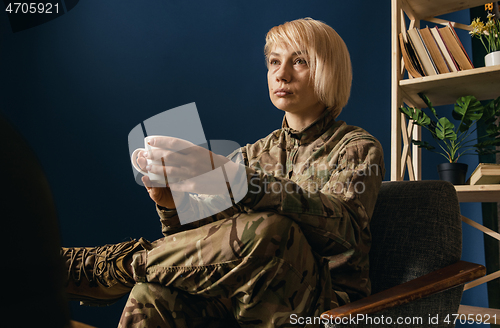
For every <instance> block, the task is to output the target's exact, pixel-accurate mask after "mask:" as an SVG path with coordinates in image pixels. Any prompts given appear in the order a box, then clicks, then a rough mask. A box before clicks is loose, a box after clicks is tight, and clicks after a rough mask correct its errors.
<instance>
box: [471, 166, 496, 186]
mask: <svg viewBox="0 0 500 328" xmlns="http://www.w3.org/2000/svg"><path fill="white" fill-rule="evenodd" d="M469 183H470V184H471V185H480V184H496V183H500V164H485V163H480V164H479V165H478V166H477V167H476V169H475V170H474V172H472V174H471V176H470V178H469Z"/></svg>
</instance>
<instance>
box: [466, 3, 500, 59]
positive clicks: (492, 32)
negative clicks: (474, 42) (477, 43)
mask: <svg viewBox="0 0 500 328" xmlns="http://www.w3.org/2000/svg"><path fill="white" fill-rule="evenodd" d="M470 27H471V28H472V31H470V32H469V34H470V35H472V36H475V37H477V38H479V39H480V40H481V43H482V44H483V46H484V48H485V49H486V53H487V55H486V57H484V63H485V65H486V66H493V65H500V20H499V19H498V17H495V15H494V14H491V13H489V14H488V21H487V22H486V24H485V23H483V22H482V21H481V20H480V19H479V18H476V19H474V20H472V23H471V25H470Z"/></svg>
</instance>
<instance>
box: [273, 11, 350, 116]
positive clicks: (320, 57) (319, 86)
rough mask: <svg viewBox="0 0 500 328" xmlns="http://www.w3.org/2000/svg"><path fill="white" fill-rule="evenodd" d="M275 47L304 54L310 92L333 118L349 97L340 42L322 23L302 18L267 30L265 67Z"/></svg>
mask: <svg viewBox="0 0 500 328" xmlns="http://www.w3.org/2000/svg"><path fill="white" fill-rule="evenodd" d="M275 46H287V47H291V48H292V49H293V50H294V51H302V52H304V50H305V51H306V52H307V53H306V56H307V62H308V65H309V69H310V76H309V78H310V79H311V81H312V82H313V83H314V91H315V92H316V95H317V97H318V99H319V100H320V101H321V102H322V103H324V104H325V105H326V107H327V108H328V109H329V110H331V111H332V114H333V115H334V117H335V118H336V117H337V116H338V115H339V114H340V112H341V111H342V108H344V106H345V105H346V104H347V101H348V100H349V96H350V94H351V84H352V66H351V59H350V56H349V51H348V50H347V46H346V45H345V43H344V40H342V38H341V37H340V36H339V35H338V34H337V32H335V30H334V29H333V28H331V27H330V26H328V25H326V24H325V23H323V22H320V21H318V20H314V19H312V18H303V19H297V20H294V21H291V22H286V23H284V24H282V25H279V26H275V27H273V28H272V29H271V30H269V32H268V33H267V35H266V45H265V47H264V54H265V56H266V62H267V64H269V61H268V60H267V59H268V57H269V54H270V53H271V51H272V50H273V48H274V47H275Z"/></svg>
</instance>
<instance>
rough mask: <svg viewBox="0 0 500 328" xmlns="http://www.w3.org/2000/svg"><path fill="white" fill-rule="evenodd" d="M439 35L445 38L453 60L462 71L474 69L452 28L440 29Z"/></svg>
mask: <svg viewBox="0 0 500 328" xmlns="http://www.w3.org/2000/svg"><path fill="white" fill-rule="evenodd" d="M439 33H440V35H441V37H442V38H443V41H444V43H445V44H446V47H447V48H448V50H449V51H450V53H451V55H452V56H453V59H454V60H455V62H456V63H457V65H458V68H459V70H460V71H463V70H466V69H471V68H473V66H472V64H471V63H470V61H469V59H468V56H467V55H466V53H464V50H463V48H462V47H461V46H460V45H459V43H458V41H457V38H456V37H455V35H454V34H453V31H452V30H451V28H450V26H444V27H441V28H440V29H439Z"/></svg>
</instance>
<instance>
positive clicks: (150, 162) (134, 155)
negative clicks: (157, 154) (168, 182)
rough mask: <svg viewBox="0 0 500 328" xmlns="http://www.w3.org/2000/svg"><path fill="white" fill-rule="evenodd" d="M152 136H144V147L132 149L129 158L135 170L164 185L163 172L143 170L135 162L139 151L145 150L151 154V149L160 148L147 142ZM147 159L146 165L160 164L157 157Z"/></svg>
mask: <svg viewBox="0 0 500 328" xmlns="http://www.w3.org/2000/svg"><path fill="white" fill-rule="evenodd" d="M154 137H155V136H147V137H146V138H144V148H137V149H136V150H134V152H133V153H132V156H131V158H130V159H131V161H132V165H133V166H134V168H135V169H136V170H137V171H139V172H140V173H142V174H144V175H147V176H148V177H149V180H151V181H153V182H156V183H161V184H163V185H164V184H165V176H164V175H163V174H155V173H151V172H147V171H143V170H142V169H141V168H140V167H139V164H138V163H137V159H138V158H139V153H140V152H144V151H147V152H148V154H151V150H153V149H160V148H158V147H152V146H151V145H149V143H148V142H149V140H150V139H151V138H154ZM147 161H148V165H162V162H161V159H158V160H151V159H147Z"/></svg>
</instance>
